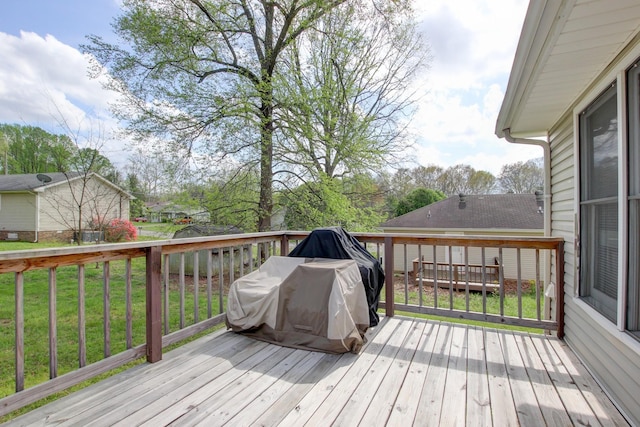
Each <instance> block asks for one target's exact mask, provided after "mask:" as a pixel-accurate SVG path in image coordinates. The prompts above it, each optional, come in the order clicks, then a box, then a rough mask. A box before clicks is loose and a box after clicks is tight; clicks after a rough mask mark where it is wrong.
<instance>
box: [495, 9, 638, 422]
mask: <svg viewBox="0 0 640 427" xmlns="http://www.w3.org/2000/svg"><path fill="white" fill-rule="evenodd" d="M638 65H640V2H638V1H637V0H619V1H610V0H590V1H575V0H573V1H560V0H558V1H544V0H540V1H532V2H531V3H530V5H529V9H528V11H527V15H526V18H525V21H524V26H523V29H522V34H521V36H520V42H519V45H518V50H517V52H516V56H515V59H514V63H513V68H512V70H511V77H510V80H509V85H508V87H507V91H506V94H505V99H504V102H503V104H502V107H501V110H500V113H499V116H498V120H497V124H496V135H497V136H498V137H504V138H506V139H507V140H508V141H510V142H515V143H524V144H538V145H540V146H542V147H543V148H544V151H545V172H546V183H545V187H546V188H545V195H546V196H545V197H546V198H547V199H548V200H549V202H550V203H548V204H547V205H548V206H549V207H550V209H549V210H548V211H549V212H548V216H546V217H545V226H546V234H548V235H552V236H560V237H563V238H564V239H565V242H566V244H565V245H564V248H565V253H564V260H565V268H564V277H561V278H557V277H554V278H553V280H554V281H556V280H563V281H564V290H565V295H564V312H565V317H564V320H565V328H564V331H565V340H566V342H567V343H568V345H569V346H570V347H571V348H572V349H573V350H574V351H575V353H576V354H577V355H578V356H579V357H580V359H581V360H582V361H583V362H584V364H585V365H586V366H587V368H588V369H589V370H590V371H591V373H592V374H593V375H594V376H595V378H596V379H597V380H598V381H599V383H600V384H601V385H602V387H603V388H604V389H605V390H606V392H607V393H608V394H609V396H610V397H611V398H612V400H613V401H614V403H615V404H616V405H617V406H618V407H619V408H620V410H621V411H622V412H623V413H624V415H625V416H626V417H627V418H628V420H629V421H630V422H631V423H632V424H634V425H640V404H638V399H639V398H640V67H639V66H638ZM535 137H541V138H543V139H542V140H540V139H530V138H535ZM552 271H554V270H553V269H552Z"/></svg>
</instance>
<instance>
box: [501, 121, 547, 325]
mask: <svg viewBox="0 0 640 427" xmlns="http://www.w3.org/2000/svg"><path fill="white" fill-rule="evenodd" d="M502 132H503V133H504V139H506V140H507V141H509V142H511V143H513V144H527V145H537V146H539V147H542V151H543V152H544V190H543V191H544V212H543V215H544V235H545V237H549V236H551V147H550V145H549V142H548V141H543V140H541V139H529V138H514V137H512V136H511V129H509V128H507V129H503V130H502ZM545 258H547V259H546V260H545V262H544V270H545V272H544V283H545V284H546V286H547V289H545V296H546V294H547V291H551V292H553V289H549V286H551V285H553V284H552V283H551V257H550V256H549V257H546V256H545ZM554 295H555V293H554ZM545 303H546V304H545V309H544V312H545V317H546V318H549V316H550V314H551V304H550V301H549V298H548V297H547V298H545Z"/></svg>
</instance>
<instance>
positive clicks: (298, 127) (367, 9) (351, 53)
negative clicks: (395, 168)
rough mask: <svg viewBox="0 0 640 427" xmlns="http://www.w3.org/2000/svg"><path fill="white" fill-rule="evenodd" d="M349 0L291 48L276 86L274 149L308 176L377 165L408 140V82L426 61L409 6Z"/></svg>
mask: <svg viewBox="0 0 640 427" xmlns="http://www.w3.org/2000/svg"><path fill="white" fill-rule="evenodd" d="M376 6H378V5H377V4H373V3H372V2H371V1H370V0H352V1H349V2H347V3H345V4H343V5H340V6H339V7H336V8H334V9H332V10H331V11H329V12H327V13H326V14H325V15H324V16H323V17H322V18H320V19H319V20H318V22H317V24H316V25H315V26H314V30H310V31H307V32H306V34H305V36H304V37H300V38H298V39H297V40H296V42H295V43H294V44H293V49H291V50H290V51H289V55H288V58H289V61H288V62H287V63H286V65H287V68H286V69H285V70H284V72H283V73H281V74H280V75H279V77H280V78H283V80H282V81H281V82H278V85H277V90H276V94H277V95H279V99H281V101H282V103H283V107H284V108H282V109H281V111H280V115H281V120H282V130H283V134H284V138H283V141H282V143H281V144H280V145H279V146H278V148H279V150H280V151H279V152H277V157H278V158H281V159H283V160H285V161H286V163H287V164H288V165H290V167H292V168H294V167H295V166H299V168H295V169H297V172H298V174H299V175H300V176H306V177H308V178H309V179H312V180H316V181H317V180H319V179H320V177H321V176H325V177H327V178H329V179H332V178H336V177H344V176H348V175H350V174H354V173H363V172H366V171H376V172H377V171H379V170H380V169H381V168H382V166H384V165H387V164H395V163H396V162H397V160H398V156H399V155H400V154H401V153H402V152H403V151H404V150H406V148H407V146H408V145H409V142H408V141H407V135H405V133H404V130H405V126H406V123H408V121H409V118H410V117H411V113H412V111H413V108H412V103H413V102H414V101H415V99H413V98H412V93H411V91H410V90H409V86H410V84H411V82H412V80H413V79H412V78H413V76H415V75H416V73H417V72H418V71H419V70H420V69H421V67H422V66H423V65H424V63H425V59H426V50H425V49H424V47H423V45H422V44H421V40H420V38H419V37H418V35H417V32H416V31H415V28H414V24H413V22H412V15H411V9H410V8H409V7H406V5H403V4H401V3H400V2H397V3H396V4H395V5H394V6H393V7H389V8H386V9H384V10H383V11H381V10H379V9H378V8H377V7H376Z"/></svg>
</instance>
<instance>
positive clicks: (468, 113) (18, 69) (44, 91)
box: [0, 0, 542, 176]
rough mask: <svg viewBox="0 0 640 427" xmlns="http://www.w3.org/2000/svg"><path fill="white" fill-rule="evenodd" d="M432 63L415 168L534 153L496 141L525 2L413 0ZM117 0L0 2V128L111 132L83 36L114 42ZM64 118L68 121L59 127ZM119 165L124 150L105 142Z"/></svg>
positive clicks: (415, 130)
mask: <svg viewBox="0 0 640 427" xmlns="http://www.w3.org/2000/svg"><path fill="white" fill-rule="evenodd" d="M414 1H415V4H414V8H415V10H416V17H417V18H418V22H419V26H418V28H419V31H420V32H421V34H422V36H423V38H424V39H425V41H426V42H427V44H428V46H429V48H430V55H431V57H432V60H431V62H430V66H429V69H428V70H425V71H424V72H423V73H421V75H420V76H419V77H418V79H417V80H416V81H415V82H414V85H415V86H414V87H415V89H416V91H417V92H418V93H419V94H420V101H419V104H418V110H417V112H416V115H415V116H414V118H413V120H412V122H411V125H410V132H411V135H412V137H413V138H414V139H415V145H414V146H413V147H412V149H411V153H410V156H411V158H412V159H413V160H414V161H415V164H416V165H418V164H419V165H424V166H426V165H429V164H436V165H439V166H442V167H445V168H446V167H449V166H453V165H456V164H465V165H470V166H472V167H473V168H474V169H476V170H485V171H489V172H491V173H493V174H494V175H496V176H497V175H498V174H499V173H500V170H501V168H502V166H503V165H505V164H508V163H514V162H517V161H527V160H529V159H532V158H538V157H542V149H541V148H540V147H536V146H524V145H514V144H510V143H508V142H507V141H505V140H504V139H498V138H497V137H496V136H495V135H494V127H495V122H496V118H497V115H498V111H499V109H500V105H501V103H502V99H503V97H504V93H505V91H506V87H507V81H508V78H509V72H510V70H511V65H512V62H513V56H514V54H515V50H516V46H517V43H518V38H519V35H520V30H521V28H522V22H523V20H524V15H525V12H526V8H527V5H528V1H527V0H453V1H452V0H414ZM119 4H120V0H90V1H88V0H3V1H2V13H1V14H0V123H10V124H13V123H17V124H21V125H33V126H40V127H42V128H44V129H46V130H48V131H50V132H52V133H63V132H62V129H63V127H62V126H65V128H67V129H71V130H72V131H73V132H75V131H77V130H80V129H84V130H87V129H91V130H92V131H93V132H94V133H95V132H98V131H99V132H104V133H105V134H108V133H109V132H111V131H113V130H116V129H117V127H118V123H117V122H116V121H115V119H114V118H113V117H112V116H111V115H110V113H109V108H108V105H109V102H111V101H114V100H115V95H114V94H113V93H111V92H108V91H106V90H104V89H102V87H101V85H100V83H99V81H97V80H92V79H90V78H89V77H88V75H87V59H86V58H85V57H84V56H83V55H82V54H81V52H80V50H79V46H80V45H81V44H83V43H86V37H85V36H86V35H88V34H96V35H99V36H102V37H103V38H105V39H107V40H113V39H114V35H113V32H112V29H111V22H112V21H113V18H114V17H115V16H116V15H117V14H118V12H119V10H120V6H119ZM63 122H66V125H62V123H63ZM102 151H103V154H105V155H106V156H107V157H109V158H110V159H111V161H112V162H113V163H114V164H116V165H117V166H119V167H124V166H125V164H126V162H127V151H128V150H127V144H126V142H123V141H120V140H106V143H105V146H104V148H103V150H102Z"/></svg>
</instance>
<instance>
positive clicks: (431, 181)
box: [412, 165, 444, 188]
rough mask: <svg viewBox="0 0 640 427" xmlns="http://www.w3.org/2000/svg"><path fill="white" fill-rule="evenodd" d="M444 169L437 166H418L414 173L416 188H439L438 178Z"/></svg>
mask: <svg viewBox="0 0 640 427" xmlns="http://www.w3.org/2000/svg"><path fill="white" fill-rule="evenodd" d="M443 172H444V169H443V168H442V167H441V166H437V165H427V166H418V167H416V168H415V169H413V171H412V175H413V180H414V182H415V185H416V187H423V188H438V178H440V175H442V174H443Z"/></svg>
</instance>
